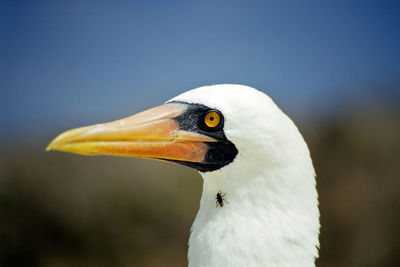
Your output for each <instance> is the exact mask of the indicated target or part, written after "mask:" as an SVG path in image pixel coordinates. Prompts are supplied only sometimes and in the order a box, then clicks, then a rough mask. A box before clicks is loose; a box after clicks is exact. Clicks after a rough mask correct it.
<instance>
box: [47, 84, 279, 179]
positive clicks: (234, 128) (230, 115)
mask: <svg viewBox="0 0 400 267" xmlns="http://www.w3.org/2000/svg"><path fill="white" fill-rule="evenodd" d="M254 107H256V108H254ZM275 107H276V106H275V105H274V104H273V103H272V101H271V100H270V99H269V98H268V97H267V96H266V95H265V94H263V93H261V92H259V91H257V90H255V89H252V88H249V87H245V86H239V85H218V86H207V87H200V88H198V89H194V90H191V91H188V92H186V93H184V94H182V95H179V96H178V97H176V98H174V99H172V100H170V101H168V102H167V103H166V104H164V105H161V106H158V107H155V108H151V109H149V110H146V111H144V112H141V113H138V114H136V115H133V116H130V117H127V118H124V119H121V120H117V121H113V122H108V123H104V124H97V125H93V126H86V127H81V128H77V129H72V130H69V131H66V132H64V133H62V134H60V135H59V136H58V137H56V138H55V139H54V140H53V141H52V142H51V143H50V144H49V145H48V147H47V149H48V150H60V151H67V152H72V153H78V154H85V155H114V156H126V157H140V158H150V159H159V160H166V161H171V162H176V163H180V164H183V165H186V166H189V167H192V168H195V169H197V170H199V171H201V172H212V171H215V170H219V169H221V168H222V167H224V166H226V165H229V164H231V163H232V162H233V161H234V160H235V158H236V157H237V154H238V153H241V150H243V152H244V153H246V151H248V150H254V149H256V150H257V147H259V145H260V144H261V142H264V141H265V140H264V139H265V138H268V134H267V135H266V131H267V133H268V125H261V126H258V127H255V126H254V125H257V123H258V124H259V122H260V120H261V121H265V116H269V117H271V116H270V114H269V113H271V114H274V112H275V110H274V109H275ZM271 109H272V110H274V112H271ZM270 119H273V118H272V117H271V118H270ZM260 127H261V129H263V127H264V128H265V130H266V131H264V130H260Z"/></svg>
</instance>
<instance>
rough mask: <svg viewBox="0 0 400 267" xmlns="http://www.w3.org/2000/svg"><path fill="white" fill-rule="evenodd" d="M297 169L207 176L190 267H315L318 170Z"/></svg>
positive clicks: (233, 172) (282, 168)
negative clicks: (316, 182) (217, 196)
mask: <svg viewBox="0 0 400 267" xmlns="http://www.w3.org/2000/svg"><path fill="white" fill-rule="evenodd" d="M295 165H296V164H294V165H290V166H287V167H284V166H279V168H276V169H274V168H270V169H268V170H263V171H250V172H249V171H240V170H238V169H236V170H235V171H232V170H234V169H235V168H226V170H224V169H222V170H221V171H218V172H212V173H203V174H202V176H203V179H204V184H203V193H202V198H201V202H200V209H199V212H198V214H197V216H196V220H195V222H194V224H193V226H192V233H191V236H190V240H189V253H188V258H189V266H267V265H268V266H314V261H315V258H316V257H317V256H318V249H317V247H318V246H319V243H318V234H319V211H318V200H317V192H316V189H315V178H314V170H313V167H312V164H311V161H310V162H309V167H308V168H304V164H303V165H299V166H301V167H299V166H295ZM245 169H246V170H249V168H245ZM250 170H251V168H250ZM218 192H220V194H221V195H222V196H223V199H222V201H223V204H224V205H223V206H222V207H221V206H220V205H218V202H217V203H216V195H217V193H218Z"/></svg>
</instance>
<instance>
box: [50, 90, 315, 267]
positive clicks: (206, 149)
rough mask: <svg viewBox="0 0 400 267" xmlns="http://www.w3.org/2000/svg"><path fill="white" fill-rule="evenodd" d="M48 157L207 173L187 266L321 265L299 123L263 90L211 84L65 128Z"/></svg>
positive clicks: (308, 166)
mask: <svg viewBox="0 0 400 267" xmlns="http://www.w3.org/2000/svg"><path fill="white" fill-rule="evenodd" d="M47 149H48V150H50V149H54V150H62V151H68V152H73V153H80V154H87V155H98V154H105V155H117V156H133V157H143V158H152V159H161V160H167V161H172V162H176V163H180V164H183V165H186V166H189V167H192V168H195V169H197V170H199V171H200V173H201V176H202V177H203V180H204V183H203V193H202V197H201V201H200V209H199V211H198V213H197V216H196V219H195V221H194V223H193V226H192V229H191V235H190V240H189V252H188V260H189V266H193V267H195V266H196V267H197V266H277V267H281V266H290V267H293V266H302V267H304V266H315V263H314V262H315V259H316V258H317V257H318V247H319V241H318V236H319V228H320V224H319V210H318V195H317V191H316V181H315V172H314V168H313V165H312V161H311V157H310V153H309V150H308V147H307V145H306V143H305V141H304V139H303V137H302V136H301V134H300V132H299V131H298V129H297V127H296V126H295V124H294V123H293V122H292V121H291V120H290V119H289V117H287V116H286V115H285V114H284V113H283V112H282V111H281V110H280V109H279V108H278V107H277V106H276V104H275V103H274V102H273V101H272V100H271V99H270V98H269V97H268V96H267V95H266V94H264V93H262V92H260V91H258V90H256V89H254V88H251V87H248V86H243V85H232V84H223V85H213V86H204V87H200V88H197V89H193V90H190V91H188V92H185V93H183V94H181V95H179V96H177V97H175V98H173V99H171V100H169V101H167V102H166V103H165V104H164V105H161V106H158V107H155V108H152V109H149V110H147V111H144V112H141V113H139V114H136V115H133V116H131V117H128V118H125V119H122V120H117V121H114V122H109V123H105V124H97V125H93V126H87V127H82V128H77V129H73V130H69V131H66V132H64V133H62V134H61V135H59V136H58V137H57V138H55V139H54V140H53V141H52V142H51V143H50V144H49V146H48V147H47Z"/></svg>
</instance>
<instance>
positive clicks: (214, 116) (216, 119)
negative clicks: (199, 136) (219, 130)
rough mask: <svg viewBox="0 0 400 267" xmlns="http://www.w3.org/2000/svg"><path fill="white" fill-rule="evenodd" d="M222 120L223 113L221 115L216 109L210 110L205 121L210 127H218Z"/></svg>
mask: <svg viewBox="0 0 400 267" xmlns="http://www.w3.org/2000/svg"><path fill="white" fill-rule="evenodd" d="M220 122H221V115H219V114H218V112H215V111H210V112H208V113H207V114H206V116H205V117H204V123H205V124H206V125H207V126H208V127H210V128H215V127H217V126H218V125H219V124H220Z"/></svg>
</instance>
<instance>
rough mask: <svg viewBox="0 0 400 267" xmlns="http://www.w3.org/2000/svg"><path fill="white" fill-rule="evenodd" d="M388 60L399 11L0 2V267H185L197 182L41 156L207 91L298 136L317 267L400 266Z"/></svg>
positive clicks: (185, 176)
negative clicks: (236, 94)
mask: <svg viewBox="0 0 400 267" xmlns="http://www.w3.org/2000/svg"><path fill="white" fill-rule="evenodd" d="M399 47H400V4H399V2H398V1H224V0H221V1H207V0H206V1H197V2H194V1H191V2H189V1H90V0H88V1H75V0H72V1H63V2H61V1H41V0H37V1H22V0H21V1H7V0H5V1H4V0H2V1H0V90H1V91H0V266H186V265H187V260H186V252H187V240H188V237H189V231H190V226H191V224H192V222H193V220H194V217H195V215H196V212H197V209H198V207H199V199H200V194H201V185H202V180H201V177H200V175H199V174H198V173H197V172H196V171H194V170H191V169H188V168H185V167H181V166H177V165H170V164H166V163H162V162H152V161H145V160H138V159H126V158H112V157H83V156H78V155H71V154H64V153H57V152H48V153H46V152H45V151H44V149H45V147H46V145H47V143H48V142H49V141H50V140H51V139H52V138H53V137H54V136H55V135H57V134H58V133H60V132H61V131H64V130H67V129H69V128H74V127H78V126H83V125H88V124H94V123H99V122H105V121H109V120H113V119H118V118H121V117H125V116H128V115H131V114H133V113H136V112H138V111H141V110H143V109H145V108H149V107H151V106H155V105H158V104H160V103H163V102H165V101H166V100H168V99H169V98H172V97H173V96H175V95H177V94H179V93H181V92H184V91H186V90H188V89H192V88H195V87H198V86H201V85H209V84H216V83H240V84H246V85H250V86H253V87H256V88H258V89H260V90H262V91H264V92H266V93H267V94H269V95H270V96H271V97H272V98H273V99H274V100H275V101H276V102H277V104H278V105H279V106H280V107H281V108H282V109H283V110H284V111H285V112H286V113H287V114H288V115H289V116H290V117H292V118H293V120H294V121H295V123H296V124H297V125H298V127H299V128H300V130H301V132H302V133H303V135H304V137H305V139H306V141H307V143H308V144H309V146H310V150H311V154H312V157H313V161H314V164H315V168H316V172H317V175H318V177H317V181H318V186H317V187H318V191H319V195H320V198H319V199H320V209H321V223H322V228H321V236H320V239H321V249H320V258H319V260H318V261H317V266H400V197H399V191H400V174H399V173H400V171H399V170H400V49H399Z"/></svg>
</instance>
